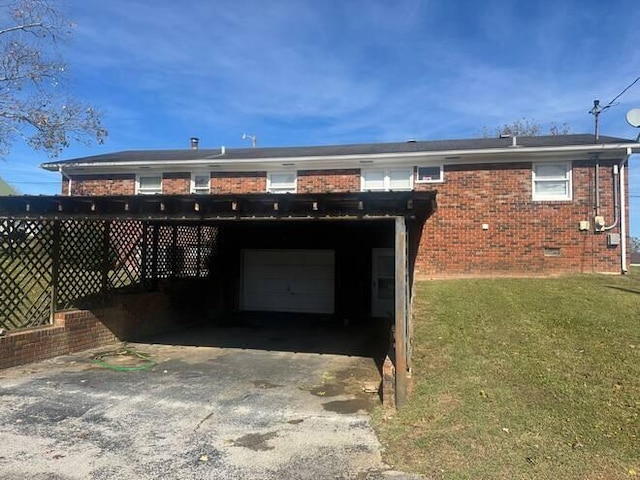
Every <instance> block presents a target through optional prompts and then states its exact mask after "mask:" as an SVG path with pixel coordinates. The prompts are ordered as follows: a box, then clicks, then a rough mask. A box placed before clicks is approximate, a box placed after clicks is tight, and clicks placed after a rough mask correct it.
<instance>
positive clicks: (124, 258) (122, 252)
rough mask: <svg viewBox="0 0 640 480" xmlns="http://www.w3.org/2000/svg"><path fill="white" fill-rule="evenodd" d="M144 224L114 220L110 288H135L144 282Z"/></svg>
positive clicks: (110, 242)
mask: <svg viewBox="0 0 640 480" xmlns="http://www.w3.org/2000/svg"><path fill="white" fill-rule="evenodd" d="M143 233H144V230H143V226H142V223H141V222H138V221H122V222H112V223H111V224H110V227H109V252H108V255H109V268H108V270H107V277H108V285H107V288H109V289H118V288H133V287H135V286H139V285H140V284H141V282H142V260H143V259H142V256H143V248H144V239H143Z"/></svg>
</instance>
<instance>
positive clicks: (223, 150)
mask: <svg viewBox="0 0 640 480" xmlns="http://www.w3.org/2000/svg"><path fill="white" fill-rule="evenodd" d="M226 151H227V149H226V148H225V147H224V145H222V146H221V147H220V155H224V154H225V152H226Z"/></svg>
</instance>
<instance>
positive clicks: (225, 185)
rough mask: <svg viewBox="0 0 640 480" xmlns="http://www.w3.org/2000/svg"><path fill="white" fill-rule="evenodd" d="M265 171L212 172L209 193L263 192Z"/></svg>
mask: <svg viewBox="0 0 640 480" xmlns="http://www.w3.org/2000/svg"><path fill="white" fill-rule="evenodd" d="M266 191H267V172H212V173H211V193H264V192H266Z"/></svg>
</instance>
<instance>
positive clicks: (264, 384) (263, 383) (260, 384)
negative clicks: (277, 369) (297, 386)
mask: <svg viewBox="0 0 640 480" xmlns="http://www.w3.org/2000/svg"><path fill="white" fill-rule="evenodd" d="M252 383H253V386H254V387H256V388H266V389H271V388H281V387H282V385H278V384H276V383H271V382H270V381H268V380H254V381H253V382H252Z"/></svg>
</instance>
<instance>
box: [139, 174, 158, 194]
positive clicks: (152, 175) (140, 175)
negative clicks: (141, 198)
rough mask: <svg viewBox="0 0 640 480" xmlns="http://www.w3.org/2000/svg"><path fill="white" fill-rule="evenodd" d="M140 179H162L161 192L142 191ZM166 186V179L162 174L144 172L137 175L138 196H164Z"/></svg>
mask: <svg viewBox="0 0 640 480" xmlns="http://www.w3.org/2000/svg"><path fill="white" fill-rule="evenodd" d="M140 177H160V191H159V192H151V191H149V192H146V191H141V190H140ZM163 184H164V178H163V175H162V172H144V173H136V195H159V194H162V189H163Z"/></svg>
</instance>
